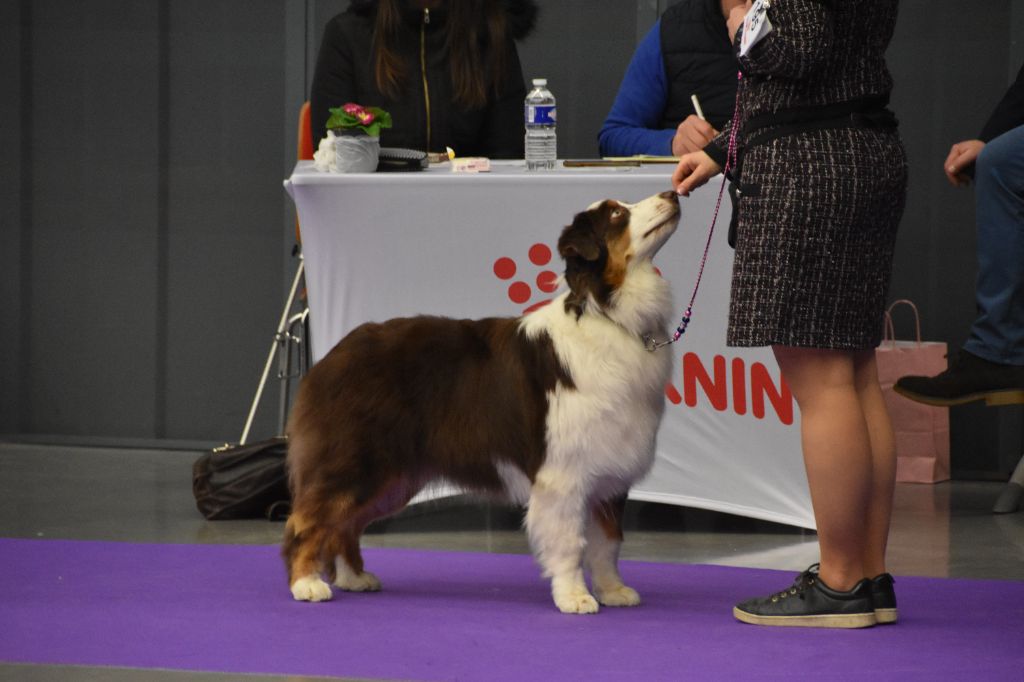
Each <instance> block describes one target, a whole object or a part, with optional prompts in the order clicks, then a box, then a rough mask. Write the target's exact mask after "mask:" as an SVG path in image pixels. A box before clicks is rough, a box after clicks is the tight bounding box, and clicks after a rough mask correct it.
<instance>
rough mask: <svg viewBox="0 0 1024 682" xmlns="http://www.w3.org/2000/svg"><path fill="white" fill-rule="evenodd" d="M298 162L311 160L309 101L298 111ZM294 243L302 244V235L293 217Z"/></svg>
mask: <svg viewBox="0 0 1024 682" xmlns="http://www.w3.org/2000/svg"><path fill="white" fill-rule="evenodd" d="M297 156H298V159H299V161H312V160H313V126H312V124H311V123H310V119H309V100H306V101H305V102H303V103H302V108H301V109H299V149H298V155H297ZM295 241H296V242H298V243H299V244H301V243H302V234H301V233H300V232H299V217H298V216H295Z"/></svg>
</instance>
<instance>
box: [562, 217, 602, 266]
mask: <svg viewBox="0 0 1024 682" xmlns="http://www.w3.org/2000/svg"><path fill="white" fill-rule="evenodd" d="M558 253H559V255H560V256H562V258H563V259H564V260H569V258H570V257H572V256H578V257H580V258H582V259H583V260H587V261H595V260H597V259H598V258H599V257H600V256H601V246H600V244H599V242H598V239H597V234H595V232H594V219H593V217H592V216H591V215H590V212H589V211H584V212H583V213H577V214H576V217H575V218H574V219H573V221H572V225H569V226H568V227H566V228H565V229H564V230H562V236H561V237H559V238H558Z"/></svg>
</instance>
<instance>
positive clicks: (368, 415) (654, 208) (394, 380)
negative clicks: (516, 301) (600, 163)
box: [282, 192, 679, 613]
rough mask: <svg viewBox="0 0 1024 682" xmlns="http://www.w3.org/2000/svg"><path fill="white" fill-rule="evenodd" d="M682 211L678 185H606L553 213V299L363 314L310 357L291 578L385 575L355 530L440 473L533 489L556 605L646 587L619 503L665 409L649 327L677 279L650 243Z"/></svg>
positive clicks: (296, 437)
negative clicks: (599, 193) (477, 313)
mask: <svg viewBox="0 0 1024 682" xmlns="http://www.w3.org/2000/svg"><path fill="white" fill-rule="evenodd" d="M678 223H679V204H678V200H677V197H676V195H675V194H674V193H673V192H663V193H662V194H658V195H656V196H652V197H649V198H647V199H644V200H643V201H641V202H639V203H636V204H624V203H621V202H618V201H612V200H606V201H601V202H599V203H596V204H594V205H592V206H590V207H589V208H588V209H587V210H586V211H584V212H582V213H579V214H577V215H576V216H575V219H574V220H573V223H572V225H569V226H568V227H566V228H565V229H564V230H563V231H562V234H561V237H560V239H559V241H558V251H559V253H560V254H561V256H562V257H563V258H564V259H565V262H566V269H565V277H564V278H565V282H566V283H567V284H568V287H569V290H568V291H567V292H565V293H563V294H562V295H560V296H559V297H558V298H556V299H555V300H554V301H552V303H551V304H549V305H547V306H545V307H543V308H540V309H539V310H536V311H534V312H532V313H529V314H527V315H525V316H524V317H520V318H488V319H482V320H454V319H448V318H440V317H413V318H404V319H394V320H390V321H388V322H384V323H382V324H364V325H362V326H360V327H358V328H357V329H355V330H353V331H352V332H351V333H350V334H348V335H347V336H346V337H345V338H344V339H342V340H341V341H340V342H339V343H338V345H337V346H335V347H334V349H333V350H331V351H330V353H328V354H327V355H326V356H325V357H324V358H323V359H322V360H320V362H318V363H317V364H316V365H315V366H314V367H313V368H312V369H311V370H310V372H309V374H308V375H307V376H306V378H305V379H304V380H303V382H302V384H301V386H300V388H299V391H298V395H297V396H296V401H295V406H294V409H293V411H292V415H291V419H290V422H289V425H288V437H289V445H288V466H289V473H290V482H291V488H292V495H293V501H292V509H293V511H292V515H291V517H290V518H289V519H288V523H287V526H286V531H285V538H284V547H283V550H282V553H283V555H284V558H285V563H286V564H287V567H288V576H289V584H290V586H291V592H292V596H293V597H294V598H295V599H297V600H306V601H321V600H325V599H330V598H331V596H332V594H331V587H330V586H329V585H328V584H327V582H325V581H324V579H323V577H324V576H323V574H324V573H326V574H327V576H326V577H327V578H328V579H329V580H331V581H332V582H333V583H334V585H336V586H338V587H340V588H341V589H342V590H350V591H367V590H379V589H380V581H379V580H378V579H377V578H376V577H375V576H374V575H373V574H371V573H367V572H366V571H364V570H363V559H362V555H361V553H360V550H359V539H360V536H361V535H362V532H363V530H364V529H365V528H366V526H367V524H369V523H370V522H371V521H373V520H374V519H377V518H380V517H382V516H386V515H389V514H392V513H394V512H396V511H398V510H400V509H402V508H403V507H404V506H405V505H406V504H407V503H408V501H409V500H410V499H411V498H412V497H413V496H414V495H415V494H416V493H417V492H418V491H419V490H421V489H422V488H423V486H424V485H426V484H427V483H428V482H430V481H432V480H435V479H443V480H446V481H449V482H453V483H456V484H458V485H460V486H462V487H465V488H468V489H471V490H476V491H481V492H484V493H495V494H498V495H500V496H502V498H503V499H507V500H510V501H513V502H516V503H519V504H525V505H526V506H527V513H526V524H525V525H526V530H527V533H528V535H529V539H530V543H531V546H532V548H533V551H534V554H535V556H536V559H537V561H538V562H539V563H540V564H541V566H542V568H543V570H544V574H545V575H546V576H548V577H550V578H551V592H552V596H553V597H554V601H555V605H556V606H557V607H558V608H559V609H561V610H562V611H564V612H566V613H594V612H596V611H597V610H598V602H600V603H602V604H605V605H608V606H633V605H636V604H639V603H640V597H639V595H638V594H637V593H636V591H634V590H633V589H632V588H629V587H627V586H626V585H624V584H623V582H622V578H621V577H620V576H619V571H618V566H617V563H618V554H619V547H620V545H621V543H622V528H621V520H622V510H623V506H624V505H625V500H626V494H627V492H628V491H629V488H630V486H631V485H632V484H633V483H634V482H636V481H637V480H639V479H640V478H642V477H643V476H644V475H645V474H646V473H647V472H648V470H649V469H650V467H651V465H652V463H653V459H654V446H655V437H656V434H657V431H658V425H659V423H660V421H661V416H662V413H663V411H664V387H665V383H666V382H667V381H668V379H669V374H670V371H671V357H670V354H669V353H667V352H664V351H655V352H651V351H649V350H646V349H645V345H644V341H643V337H644V336H645V335H650V336H654V337H657V338H659V339H663V338H664V337H665V335H666V330H665V328H666V325H667V322H668V320H669V318H670V316H671V315H672V298H671V291H670V289H669V284H668V282H666V281H665V280H664V279H662V278H661V276H660V275H659V274H658V273H657V272H656V271H655V269H654V266H653V265H652V264H651V258H652V257H653V256H654V254H655V253H656V252H657V251H658V249H659V248H661V246H662V245H663V244H664V243H665V242H666V241H667V240H668V238H669V237H670V236H671V235H672V233H673V232H675V229H676V227H677V225H678ZM585 569H586V570H587V571H588V572H589V573H590V578H591V584H592V586H593V590H594V595H591V593H590V592H589V591H588V590H587V584H586V582H585V580H584V570H585ZM595 595H596V597H597V598H596V599H595V598H594V596H595Z"/></svg>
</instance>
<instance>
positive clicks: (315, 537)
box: [281, 512, 331, 601]
mask: <svg viewBox="0 0 1024 682" xmlns="http://www.w3.org/2000/svg"><path fill="white" fill-rule="evenodd" d="M327 537H328V532H327V529H325V528H323V527H322V526H316V525H312V524H311V523H309V522H308V521H307V520H306V517H304V516H303V515H302V514H301V513H295V512H293V513H292V515H291V516H289V517H288V523H287V524H286V525H285V537H284V546H283V547H282V550H281V553H282V555H283V556H284V560H285V564H286V565H287V567H288V584H289V586H290V588H291V592H292V597H294V598H295V599H296V600H297V601H325V600H327V599H330V598H331V587H330V585H328V584H327V583H326V582H324V581H323V579H322V578H321V577H320V573H321V571H322V570H323V549H324V542H325V540H327Z"/></svg>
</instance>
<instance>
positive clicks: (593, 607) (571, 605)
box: [555, 591, 600, 613]
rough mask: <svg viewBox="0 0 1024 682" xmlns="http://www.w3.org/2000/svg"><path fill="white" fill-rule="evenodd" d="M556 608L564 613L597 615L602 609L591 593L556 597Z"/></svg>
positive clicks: (576, 593) (571, 593)
mask: <svg viewBox="0 0 1024 682" xmlns="http://www.w3.org/2000/svg"><path fill="white" fill-rule="evenodd" d="M555 606H557V607H558V610H559V611H561V612H562V613H597V612H598V610H599V609H600V607H599V606H598V605H597V600H596V599H594V597H593V596H591V594H590V593H589V592H586V591H583V592H570V593H568V594H563V595H555Z"/></svg>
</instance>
